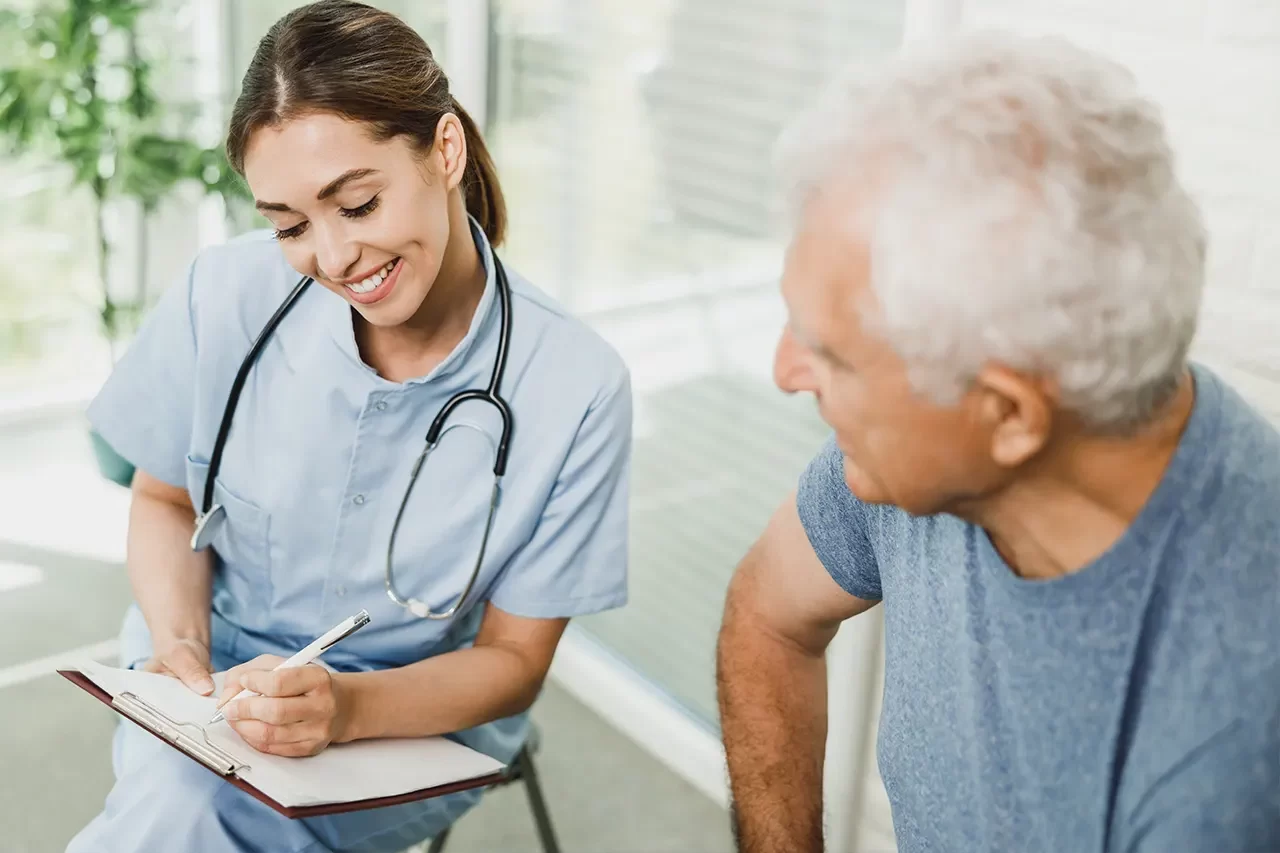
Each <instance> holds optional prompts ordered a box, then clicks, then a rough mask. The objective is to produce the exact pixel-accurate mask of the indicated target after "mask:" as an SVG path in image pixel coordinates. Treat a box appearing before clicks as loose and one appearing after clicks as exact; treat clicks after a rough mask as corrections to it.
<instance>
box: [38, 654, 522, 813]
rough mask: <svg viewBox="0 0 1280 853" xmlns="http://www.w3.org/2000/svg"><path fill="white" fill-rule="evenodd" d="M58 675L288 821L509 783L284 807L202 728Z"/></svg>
mask: <svg viewBox="0 0 1280 853" xmlns="http://www.w3.org/2000/svg"><path fill="white" fill-rule="evenodd" d="M58 674H59V675H61V676H62V677H63V678H65V679H67V680H68V681H70V682H71V683H72V684H74V685H75V686H77V687H79V688H80V689H81V690H83V691H85V692H86V693H88V694H89V695H90V696H92V697H93V698H95V699H97V700H98V701H99V702H101V703H103V704H104V705H106V706H107V707H109V708H111V709H112V710H113V711H115V712H116V713H118V714H120V715H121V716H123V717H125V718H126V719H128V720H129V721H130V722H132V723H134V724H136V725H137V726H139V727H140V728H142V729H143V730H145V731H147V732H149V733H150V734H152V735H153V736H155V737H157V738H159V739H160V740H162V741H164V742H165V743H167V744H169V746H171V747H173V748H174V749H176V750H178V751H179V752H181V753H182V754H183V755H186V756H187V757H189V758H191V759H192V760H193V761H195V762H197V763H199V764H200V765H202V766H203V767H204V768H205V769H207V770H209V771H210V772H211V773H216V774H217V775H219V776H221V777H222V778H223V779H224V780H225V781H226V782H227V784H229V785H233V786H235V787H237V788H239V789H240V790H241V791H244V792H245V793H246V794H248V795H249V796H251V797H253V798H254V799H255V800H258V801H259V802H261V803H263V804H264V805H267V806H270V807H271V808H272V809H274V810H275V811H277V812H279V813H280V814H282V815H284V816H285V817H287V818H290V819H294V820H296V819H300V818H308V817H323V816H325V815H335V814H345V813H347V812H356V811H366V810H368V809H380V808H385V807H387V806H399V805H404V804H405V803H414V802H418V801H419V800H427V799H431V798H433V797H443V796H445V795H447V794H455V793H458V792H459V791H468V790H472V789H474V788H484V787H487V786H489V785H494V784H496V783H499V782H502V781H504V780H505V779H506V773H504V772H502V771H498V772H495V773H490V774H488V775H486V776H478V777H476V778H473V779H464V780H461V781H458V782H450V783H448V784H445V785H437V786H435V787H433V788H423V789H421V790H418V791H410V792H408V793H404V794H396V795H395V796H391V797H376V798H373V799H367V800H353V801H351V802H344V803H324V804H321V805H314V806H285V805H281V804H280V803H278V802H277V801H276V800H274V799H272V798H271V797H269V796H268V795H267V794H264V793H263V792H262V791H260V790H259V789H258V788H256V787H254V786H253V785H251V784H249V783H248V782H246V781H245V780H244V779H242V778H240V776H239V775H237V774H238V773H239V772H241V771H243V770H246V769H248V767H249V765H247V764H242V763H240V762H239V761H237V760H236V759H235V758H233V757H232V756H230V755H228V754H227V753H226V752H224V751H223V750H221V749H219V748H218V747H216V746H214V745H213V744H210V743H209V741H208V740H207V739H206V738H205V736H204V732H203V731H202V730H200V729H199V727H198V726H195V725H194V724H191V723H175V722H173V721H172V720H171V719H169V718H168V717H166V716H165V715H164V714H163V713H161V712H160V711H159V710H157V709H156V708H155V707H153V706H152V705H150V704H149V703H147V702H146V701H145V700H143V699H141V698H139V697H137V696H134V695H133V694H131V693H121V694H120V695H119V696H117V697H115V698H112V696H111V695H110V694H109V693H107V691H105V690H103V689H102V688H101V687H99V686H98V685H96V684H94V683H93V681H91V680H90V679H89V678H88V677H86V676H85V675H84V674H83V673H79V672H74V671H70V670H65V669H60V670H58ZM191 729H195V730H196V731H197V732H198V734H196V733H193V732H192V731H191Z"/></svg>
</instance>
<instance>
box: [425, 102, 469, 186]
mask: <svg viewBox="0 0 1280 853" xmlns="http://www.w3.org/2000/svg"><path fill="white" fill-rule="evenodd" d="M434 149H435V150H434V153H435V156H434V157H433V158H432V159H433V160H435V162H436V164H437V165H438V167H439V170H440V174H441V175H443V176H444V179H445V188H446V189H450V190H452V189H454V188H455V187H457V186H459V185H460V184H461V183H462V177H463V175H465V174H466V171H467V136H466V133H464V132H463V130H462V122H461V121H460V120H459V119H458V117H457V116H456V115H455V114H453V113H445V114H444V116H443V117H442V118H441V119H440V123H439V124H438V125H436V139H435V146H434Z"/></svg>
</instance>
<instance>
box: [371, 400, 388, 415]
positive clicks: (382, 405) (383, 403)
mask: <svg viewBox="0 0 1280 853" xmlns="http://www.w3.org/2000/svg"><path fill="white" fill-rule="evenodd" d="M374 408H375V409H377V410H378V411H379V412H385V411H386V410H387V401H386V400H379V401H378V403H377V405H376V406H374Z"/></svg>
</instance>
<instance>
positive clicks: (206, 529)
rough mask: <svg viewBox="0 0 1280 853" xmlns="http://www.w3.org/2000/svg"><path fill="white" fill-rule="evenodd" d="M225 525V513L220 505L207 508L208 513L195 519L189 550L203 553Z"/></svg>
mask: <svg viewBox="0 0 1280 853" xmlns="http://www.w3.org/2000/svg"><path fill="white" fill-rule="evenodd" d="M226 523H227V511H226V510H225V509H223V508H222V504H214V505H213V506H211V507H209V511H208V512H206V513H203V514H202V515H201V516H200V517H199V518H197V519H196V529H195V532H193V533H192V534H191V550H192V551H203V550H204V549H205V548H208V547H209V546H210V545H211V544H213V540H214V538H215V537H217V535H218V532H219V531H220V530H222V525H224V524H226Z"/></svg>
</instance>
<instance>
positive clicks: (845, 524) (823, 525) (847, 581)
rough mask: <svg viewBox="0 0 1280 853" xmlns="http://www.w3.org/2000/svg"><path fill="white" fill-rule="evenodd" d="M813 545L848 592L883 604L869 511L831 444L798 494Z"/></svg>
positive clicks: (814, 462)
mask: <svg viewBox="0 0 1280 853" xmlns="http://www.w3.org/2000/svg"><path fill="white" fill-rule="evenodd" d="M796 507H797V509H798V510H799V511H800V523H801V524H802V525H804V530H805V533H806V534H807V535H808V537H809V544H811V545H812V546H813V550H814V551H815V552H816V553H817V555H818V559H819V560H821V561H822V565H823V566H825V567H826V569H827V572H828V573H829V574H830V575H831V577H832V579H834V580H835V582H836V583H838V584H839V585H840V587H841V588H842V589H844V591H845V592H847V593H849V594H850V595H853V596H856V597H857V598H861V599H865V600H867V601H879V600H880V597H881V591H880V567H879V566H878V565H877V564H876V555H875V551H874V550H873V548H872V547H871V540H870V538H869V537H868V535H867V523H868V508H867V505H866V504H864V503H863V502H862V501H860V500H858V499H857V498H856V497H854V496H853V493H852V492H850V491H849V486H848V484H847V483H846V482H845V479H844V455H843V454H841V452H840V449H839V448H838V447H837V446H836V444H835V439H830V440H828V442H827V443H826V444H825V445H824V446H823V448H822V450H820V451H819V452H818V455H817V456H815V457H814V458H813V460H812V461H811V462H810V463H809V466H808V467H807V468H806V469H805V471H804V473H803V474H802V475H801V476H800V486H799V490H798V491H797V494H796Z"/></svg>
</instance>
